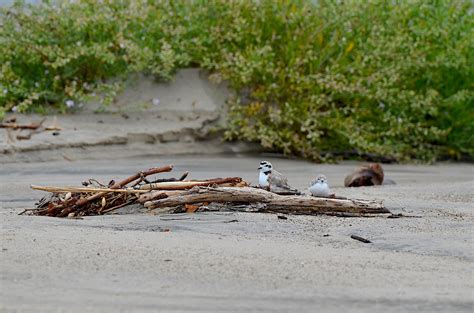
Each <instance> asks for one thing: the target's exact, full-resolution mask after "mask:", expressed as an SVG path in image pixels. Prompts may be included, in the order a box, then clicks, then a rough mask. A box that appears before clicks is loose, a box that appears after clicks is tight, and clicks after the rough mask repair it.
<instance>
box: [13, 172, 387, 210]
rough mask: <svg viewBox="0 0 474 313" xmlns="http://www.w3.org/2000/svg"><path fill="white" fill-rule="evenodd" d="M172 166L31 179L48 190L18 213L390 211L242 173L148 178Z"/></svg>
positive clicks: (378, 205)
mask: <svg viewBox="0 0 474 313" xmlns="http://www.w3.org/2000/svg"><path fill="white" fill-rule="evenodd" d="M172 169H173V166H172V165H168V166H163V167H157V168H151V169H148V170H146V171H141V172H138V173H137V174H135V175H132V176H130V177H128V178H126V179H124V180H122V181H120V182H115V181H111V182H109V184H107V185H104V184H101V183H100V182H98V181H97V180H94V179H90V180H89V181H87V182H83V187H42V186H34V185H33V186H31V188H32V189H35V190H43V191H47V192H50V193H52V194H51V196H49V197H45V198H43V199H41V200H40V201H39V202H38V203H37V206H36V208H35V209H31V210H25V211H24V212H22V214H23V213H28V214H32V215H46V216H56V217H69V218H75V217H80V216H88V215H101V214H106V213H111V212H113V211H114V210H117V209H119V208H122V207H124V206H127V205H131V204H140V205H143V206H144V207H145V208H147V209H149V210H158V211H159V212H171V213H172V212H196V211H209V210H211V211H212V210H214V211H215V210H219V211H222V210H225V211H228V210H233V211H245V212H272V213H290V214H310V215H316V214H329V215H341V216H370V215H373V214H380V213H390V212H389V211H388V210H387V209H386V208H385V207H384V206H383V204H382V203H381V202H379V201H371V200H356V199H347V198H318V197H313V196H308V195H298V196H296V195H291V196H284V195H278V194H275V193H272V192H269V191H266V190H263V189H260V188H255V187H250V186H249V185H248V183H246V182H245V181H243V180H242V178H240V177H228V178H214V179H206V180H186V177H187V176H188V172H186V173H184V174H183V175H182V176H181V177H180V178H165V179H155V180H152V181H149V180H148V178H147V177H149V176H151V175H155V174H159V173H164V172H170V171H172Z"/></svg>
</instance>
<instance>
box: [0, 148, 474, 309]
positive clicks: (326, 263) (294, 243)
mask: <svg viewBox="0 0 474 313" xmlns="http://www.w3.org/2000/svg"><path fill="white" fill-rule="evenodd" d="M262 159H267V160H269V161H271V162H272V163H273V164H274V166H275V168H277V169H278V170H280V171H281V172H284V173H286V174H287V175H288V177H289V181H290V183H291V184H292V185H294V186H295V187H298V188H300V189H303V188H305V187H306V186H307V183H308V181H309V180H311V179H312V178H313V177H312V175H314V176H315V175H316V174H317V173H324V174H326V176H327V177H328V179H329V182H330V184H331V186H332V187H333V190H334V191H335V192H336V194H337V195H342V196H348V197H355V198H363V199H380V200H384V201H385V204H386V206H387V207H388V208H389V209H390V210H391V211H392V212H393V213H403V214H404V215H409V216H416V217H411V218H408V217H407V218H397V219H393V218H386V216H383V217H374V218H340V217H331V216H291V215H290V216H287V217H288V219H286V220H284V219H278V218H277V216H276V215H274V214H259V213H197V214H178V215H170V214H166V215H154V214H140V215H109V216H96V217H86V218H84V219H83V220H70V219H58V218H48V217H33V216H18V215H17V213H18V212H20V211H21V210H22V209H23V208H25V207H32V206H33V204H34V202H35V201H36V200H38V199H39V198H41V196H43V195H44V194H43V193H41V192H38V191H32V190H30V189H29V187H28V186H29V185H30V184H33V183H34V184H48V185H77V184H78V183H80V182H81V181H82V180H85V179H87V178H91V177H94V178H97V179H103V180H109V179H112V178H114V179H117V178H121V177H126V176H128V175H130V174H131V173H134V172H136V171H137V170H140V169H144V168H148V167H152V166H157V165H164V164H169V163H173V164H174V165H175V170H174V172H175V173H181V172H182V171H184V170H189V171H190V173H191V174H190V178H191V179H195V178H203V177H220V176H242V177H243V178H244V179H245V180H247V181H249V182H253V183H255V182H256V179H257V176H256V175H257V171H256V168H257V166H258V162H259V161H260V160H262ZM356 165H357V163H351V162H345V163H342V164H338V165H318V164H313V163H309V162H306V161H299V160H288V159H283V158H277V157H270V156H262V155H250V156H249V155H240V156H239V155H217V156H209V155H206V156H204V155H203V156H190V155H188V156H186V155H184V156H175V157H174V156H166V157H163V156H160V157H144V158H139V159H137V158H125V159H120V158H119V159H116V160H114V161H112V162H111V161H110V160H82V161H75V162H68V161H60V162H39V163H35V162H33V163H24V164H19V163H11V164H8V166H6V167H2V170H1V172H0V178H1V179H0V189H1V194H0V202H1V210H0V214H1V225H2V226H1V248H2V251H1V261H0V273H1V279H0V299H1V301H0V311H2V312H156V311H160V312H196V311H200V312H315V311H324V312H343V311H344V312H345V311H350V312H381V311H384V312H472V309H473V305H474V288H473V282H474V272H473V266H472V264H473V260H474V249H473V221H474V215H473V213H472V212H473V208H474V204H473V203H474V201H473V200H474V195H473V187H474V175H473V174H474V171H473V166H472V165H469V164H437V165H432V166H427V165H426V166H425V165H423V166H421V165H419V166H417V165H385V166H384V168H385V172H386V176H388V177H389V178H391V179H393V180H395V181H396V182H397V185H395V186H382V187H365V188H350V189H348V188H343V187H342V185H343V178H344V176H345V174H347V173H348V172H350V171H351V170H352V169H353V168H354V167H355V166H356ZM170 175H173V174H166V175H163V176H170ZM352 234H355V235H359V236H362V237H364V238H368V239H370V240H371V241H372V243H371V244H364V243H361V242H359V241H355V240H353V239H351V238H350V235H352Z"/></svg>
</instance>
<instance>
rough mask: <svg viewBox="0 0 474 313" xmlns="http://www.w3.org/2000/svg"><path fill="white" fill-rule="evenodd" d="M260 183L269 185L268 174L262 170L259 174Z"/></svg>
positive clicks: (265, 185) (262, 185) (263, 185)
mask: <svg viewBox="0 0 474 313" xmlns="http://www.w3.org/2000/svg"><path fill="white" fill-rule="evenodd" d="M258 184H259V185H260V187H268V185H269V183H268V175H267V174H265V173H264V172H260V174H259V175H258Z"/></svg>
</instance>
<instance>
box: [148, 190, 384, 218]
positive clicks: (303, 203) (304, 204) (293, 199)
mask: <svg viewBox="0 0 474 313" xmlns="http://www.w3.org/2000/svg"><path fill="white" fill-rule="evenodd" d="M204 202H218V203H228V202H230V203H249V204H255V203H261V204H263V206H262V207H261V208H260V211H259V212H278V213H292V214H326V213H335V212H344V213H355V214H378V213H390V211H389V210H387V209H386V208H385V207H384V205H383V204H382V202H380V201H373V200H358V199H335V198H318V197H313V196H306V195H304V196H295V195H288V196H283V195H277V194H275V193H272V192H268V191H265V190H263V189H259V188H252V187H217V188H214V187H195V188H193V189H191V190H189V191H186V192H183V193H181V194H178V195H174V196H169V197H167V198H163V199H158V200H153V201H148V202H146V203H145V207H147V208H149V209H154V208H163V207H173V206H178V205H185V204H193V203H204Z"/></svg>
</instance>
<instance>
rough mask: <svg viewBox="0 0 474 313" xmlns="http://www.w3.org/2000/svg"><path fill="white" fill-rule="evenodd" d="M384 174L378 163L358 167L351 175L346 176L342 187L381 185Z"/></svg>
mask: <svg viewBox="0 0 474 313" xmlns="http://www.w3.org/2000/svg"><path fill="white" fill-rule="evenodd" d="M383 178H384V173H383V169H382V166H381V165H380V164H379V163H370V164H367V165H362V166H360V167H358V168H357V169H356V170H355V171H354V172H353V173H351V174H349V175H347V176H346V178H345V179H344V186H346V187H361V186H377V185H382V183H383Z"/></svg>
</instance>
